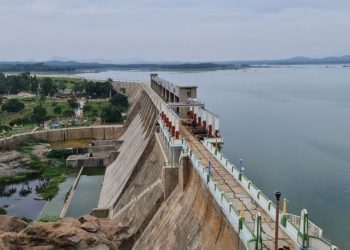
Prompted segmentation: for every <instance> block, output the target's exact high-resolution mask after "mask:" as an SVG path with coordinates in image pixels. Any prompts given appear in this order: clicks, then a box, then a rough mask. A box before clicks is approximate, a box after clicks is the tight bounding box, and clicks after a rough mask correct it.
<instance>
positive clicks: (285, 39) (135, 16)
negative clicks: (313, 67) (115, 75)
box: [0, 0, 350, 62]
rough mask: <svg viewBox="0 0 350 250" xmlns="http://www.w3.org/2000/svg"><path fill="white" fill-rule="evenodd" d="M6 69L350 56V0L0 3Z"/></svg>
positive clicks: (41, 0) (1, 50)
mask: <svg viewBox="0 0 350 250" xmlns="http://www.w3.org/2000/svg"><path fill="white" fill-rule="evenodd" d="M0 32H1V33H0V61H14V60H22V61H23V60H36V61H40V60H49V59H59V58H62V59H75V60H81V61H84V60H85V61H90V60H95V61H96V60H97V61H101V62H103V61H106V62H107V61H108V62H109V61H110V62H132V61H150V62H153V61H154V62H155V61H157V62H160V61H226V60H242V59H243V60H244V59H247V60H251V59H279V58H289V57H294V56H308V57H324V56H341V55H347V54H350V1H349V0H215V1H213V0H129V1H125V0H124V1H121V0H0Z"/></svg>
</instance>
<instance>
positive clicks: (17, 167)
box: [0, 150, 31, 176]
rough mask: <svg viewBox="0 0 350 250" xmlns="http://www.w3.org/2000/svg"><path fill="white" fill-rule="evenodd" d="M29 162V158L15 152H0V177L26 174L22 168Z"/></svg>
mask: <svg viewBox="0 0 350 250" xmlns="http://www.w3.org/2000/svg"><path fill="white" fill-rule="evenodd" d="M29 162H31V159H30V157H29V156H27V155H25V154H22V153H19V152H17V151H15V150H11V151H5V152H0V176H7V175H14V174H17V173H19V172H28V170H25V169H23V167H24V166H25V165H27V164H28V163H29Z"/></svg>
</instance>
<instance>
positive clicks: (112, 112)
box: [101, 104, 123, 123]
mask: <svg viewBox="0 0 350 250" xmlns="http://www.w3.org/2000/svg"><path fill="white" fill-rule="evenodd" d="M101 119H102V121H103V122H108V123H109V122H121V121H122V120H123V117H122V114H121V112H120V111H119V109H118V108H117V107H115V106H113V105H112V104H108V105H106V106H104V107H103V108H102V111H101Z"/></svg>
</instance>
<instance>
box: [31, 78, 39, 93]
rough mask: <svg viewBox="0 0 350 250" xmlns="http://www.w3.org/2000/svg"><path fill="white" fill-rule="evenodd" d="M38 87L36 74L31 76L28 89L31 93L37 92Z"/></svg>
mask: <svg viewBox="0 0 350 250" xmlns="http://www.w3.org/2000/svg"><path fill="white" fill-rule="evenodd" d="M38 87H39V81H38V79H37V78H36V76H34V77H32V79H31V82H30V91H31V92H32V93H37V91H38Z"/></svg>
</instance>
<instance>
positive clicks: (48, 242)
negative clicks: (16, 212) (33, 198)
mask: <svg viewBox="0 0 350 250" xmlns="http://www.w3.org/2000/svg"><path fill="white" fill-rule="evenodd" d="M10 220H13V219H12V218H11V216H3V217H0V221H1V224H4V225H7V224H8V223H2V222H3V221H7V222H9V221H10ZM25 225H26V224H25ZM17 231H19V230H17ZM17 231H16V232H3V233H2V232H0V249H28V250H34V249H35V250H36V249H42V250H51V249H91V250H107V249H119V247H120V246H121V245H122V244H123V242H124V241H128V240H129V239H130V238H131V237H132V236H133V235H131V234H129V233H128V227H124V226H123V225H121V224H118V223H117V222H116V221H115V220H111V219H98V218H95V217H92V216H84V217H81V218H79V219H74V218H69V217H68V218H64V219H62V220H61V221H59V222H52V223H43V222H37V223H34V224H33V225H32V226H31V227H27V228H25V229H24V230H22V231H20V232H19V233H17Z"/></svg>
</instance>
